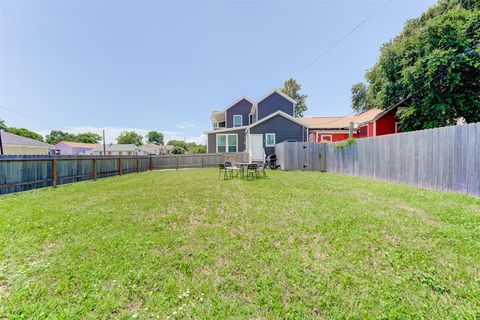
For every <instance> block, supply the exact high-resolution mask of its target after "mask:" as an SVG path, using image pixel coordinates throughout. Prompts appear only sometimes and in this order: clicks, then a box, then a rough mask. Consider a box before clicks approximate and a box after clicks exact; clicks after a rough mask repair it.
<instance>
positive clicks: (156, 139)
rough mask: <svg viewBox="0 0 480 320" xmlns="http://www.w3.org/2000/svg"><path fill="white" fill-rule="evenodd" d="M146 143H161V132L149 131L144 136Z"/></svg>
mask: <svg viewBox="0 0 480 320" xmlns="http://www.w3.org/2000/svg"><path fill="white" fill-rule="evenodd" d="M145 138H146V139H147V142H148V143H153V144H156V145H161V144H163V133H161V132H159V131H149V132H148V133H147V135H146V137H145Z"/></svg>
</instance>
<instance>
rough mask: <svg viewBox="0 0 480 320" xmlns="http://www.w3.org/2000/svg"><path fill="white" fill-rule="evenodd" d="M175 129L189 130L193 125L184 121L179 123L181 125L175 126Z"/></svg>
mask: <svg viewBox="0 0 480 320" xmlns="http://www.w3.org/2000/svg"><path fill="white" fill-rule="evenodd" d="M175 127H176V128H178V129H191V128H195V125H194V124H192V123H190V122H186V121H184V122H181V123H179V124H177V125H176V126H175Z"/></svg>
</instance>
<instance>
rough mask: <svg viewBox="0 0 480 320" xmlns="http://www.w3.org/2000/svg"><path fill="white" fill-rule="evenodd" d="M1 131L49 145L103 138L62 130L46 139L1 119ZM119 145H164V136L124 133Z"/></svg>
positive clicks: (194, 149) (188, 146)
mask: <svg viewBox="0 0 480 320" xmlns="http://www.w3.org/2000/svg"><path fill="white" fill-rule="evenodd" d="M0 130H2V131H4V132H9V133H12V134H16V135H18V136H22V137H25V138H30V139H33V140H37V141H41V142H45V143H48V144H52V145H54V144H57V143H59V142H61V141H65V142H81V143H100V142H101V141H102V137H101V136H100V135H99V134H97V133H93V132H84V133H79V134H73V133H69V132H65V131H62V130H51V131H50V133H49V134H47V135H46V136H45V138H44V137H43V136H42V135H41V134H39V133H36V132H33V131H31V130H29V129H26V128H15V127H9V126H7V125H6V123H5V121H4V120H2V119H0ZM116 140H117V143H118V144H134V145H136V146H140V145H143V144H144V142H145V143H148V144H156V145H163V144H164V135H163V133H162V132H160V131H153V130H152V131H149V132H148V133H147V135H146V136H145V137H143V136H142V135H141V134H140V133H137V132H135V131H123V132H121V133H120V135H119V136H118V137H117V138H116ZM167 144H168V145H172V146H173V153H176V154H182V153H186V152H189V153H206V152H207V147H206V146H205V145H203V144H197V143H195V142H186V141H183V140H170V141H168V143H167Z"/></svg>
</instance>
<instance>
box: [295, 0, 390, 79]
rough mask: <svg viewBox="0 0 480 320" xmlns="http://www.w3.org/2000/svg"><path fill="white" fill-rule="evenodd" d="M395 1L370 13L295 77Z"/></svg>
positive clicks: (388, 0)
mask: <svg viewBox="0 0 480 320" xmlns="http://www.w3.org/2000/svg"><path fill="white" fill-rule="evenodd" d="M392 1H393V0H387V1H386V2H385V3H384V4H383V5H382V6H381V7H380V8H378V9H377V10H375V11H373V12H372V13H370V14H369V15H368V16H367V17H366V18H365V19H363V20H362V21H361V22H360V23H358V24H357V25H356V26H355V27H353V28H352V29H351V30H350V31H348V32H347V33H346V34H344V35H343V36H342V37H341V38H339V39H338V40H337V41H335V42H334V43H333V44H331V45H330V46H329V47H328V48H327V49H325V50H323V51H322V52H321V53H320V54H319V55H318V56H316V57H315V58H314V59H313V60H312V61H310V62H309V63H307V64H306V65H305V66H304V67H303V68H301V69H300V70H299V71H297V72H296V73H295V74H294V76H297V75H298V74H300V73H302V72H303V71H305V70H306V69H308V68H309V67H311V66H312V65H313V64H315V63H316V62H317V61H318V60H319V59H320V58H321V57H323V56H324V55H326V54H327V53H328V52H330V51H331V50H332V49H334V48H335V47H336V46H338V45H339V44H340V43H341V42H342V41H343V40H345V39H347V38H348V37H349V36H350V35H351V34H352V33H354V32H355V31H356V30H358V29H359V28H360V27H361V26H362V25H364V24H365V23H366V22H367V21H368V20H370V19H371V18H373V17H374V16H375V15H377V14H378V13H379V12H380V11H382V10H383V9H384V8H385V7H386V6H388V5H389V4H390V3H391V2H392Z"/></svg>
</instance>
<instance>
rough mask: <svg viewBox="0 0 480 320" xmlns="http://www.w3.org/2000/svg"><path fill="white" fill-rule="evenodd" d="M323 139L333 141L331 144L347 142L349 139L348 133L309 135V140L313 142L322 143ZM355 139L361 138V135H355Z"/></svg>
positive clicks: (312, 133)
mask: <svg viewBox="0 0 480 320" xmlns="http://www.w3.org/2000/svg"><path fill="white" fill-rule="evenodd" d="M322 137H323V139H324V141H331V142H337V141H342V140H347V139H348V133H326V132H322V133H315V132H310V134H309V140H308V141H312V142H322ZM353 137H354V138H360V135H358V134H356V133H355V134H354V135H353Z"/></svg>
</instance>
